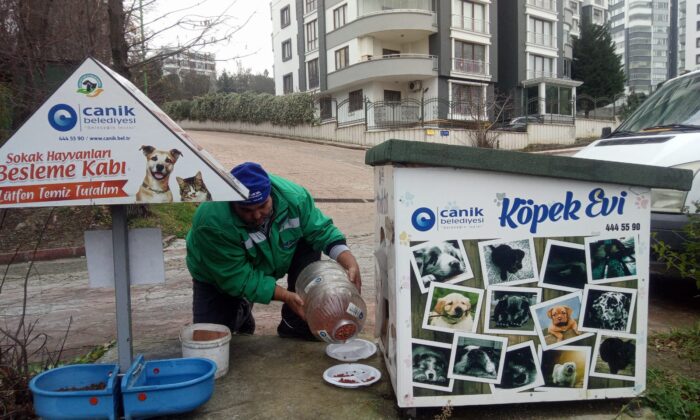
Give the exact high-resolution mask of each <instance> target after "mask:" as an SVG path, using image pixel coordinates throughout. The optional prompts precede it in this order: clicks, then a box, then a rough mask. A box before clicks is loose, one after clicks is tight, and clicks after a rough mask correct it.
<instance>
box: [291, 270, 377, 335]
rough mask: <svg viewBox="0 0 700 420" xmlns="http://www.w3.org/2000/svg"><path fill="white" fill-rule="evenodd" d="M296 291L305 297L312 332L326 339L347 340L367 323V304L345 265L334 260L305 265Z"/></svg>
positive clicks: (307, 317)
mask: <svg viewBox="0 0 700 420" xmlns="http://www.w3.org/2000/svg"><path fill="white" fill-rule="evenodd" d="M296 291H297V293H298V294H299V296H301V298H302V299H304V313H305V315H306V321H307V322H308V323H309V328H310V329H311V332H312V333H313V334H314V335H316V336H317V337H318V338H320V339H322V340H323V341H326V342H328V343H344V342H346V341H347V340H350V339H351V338H353V337H355V336H356V335H357V334H358V333H359V332H360V331H361V330H362V327H363V326H364V325H365V317H366V316H367V305H366V304H365V301H364V300H363V299H362V296H361V295H360V293H359V292H358V291H357V288H356V287H355V285H354V284H352V283H351V282H350V280H349V279H348V274H347V272H346V271H345V269H344V268H343V267H342V266H341V265H340V264H338V263H337V262H335V261H333V260H323V261H317V262H315V263H312V264H309V265H308V266H307V267H306V268H304V270H302V272H301V273H299V278H298V279H297V283H296Z"/></svg>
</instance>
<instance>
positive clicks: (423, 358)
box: [412, 340, 453, 391]
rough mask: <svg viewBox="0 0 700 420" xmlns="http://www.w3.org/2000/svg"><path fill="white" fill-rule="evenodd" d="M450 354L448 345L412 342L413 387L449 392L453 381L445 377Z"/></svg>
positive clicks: (423, 341) (421, 341)
mask: <svg viewBox="0 0 700 420" xmlns="http://www.w3.org/2000/svg"><path fill="white" fill-rule="evenodd" d="M450 353H451V348H450V345H449V344H446V343H438V342H431V341H426V340H413V343H412V363H413V385H414V386H417V387H420V388H428V389H437V390H442V391H451V390H452V383H453V380H452V379H449V378H448V377H447V368H448V364H449V362H450Z"/></svg>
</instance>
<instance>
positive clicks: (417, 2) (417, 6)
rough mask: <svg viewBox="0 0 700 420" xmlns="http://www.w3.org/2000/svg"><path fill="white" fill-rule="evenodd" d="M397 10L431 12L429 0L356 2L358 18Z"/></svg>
mask: <svg viewBox="0 0 700 420" xmlns="http://www.w3.org/2000/svg"><path fill="white" fill-rule="evenodd" d="M399 9H402V10H407V9H412V10H425V11H427V12H433V6H432V1H431V0H360V1H358V2H357V15H358V16H364V15H368V14H372V13H377V12H380V13H381V12H385V11H387V10H399Z"/></svg>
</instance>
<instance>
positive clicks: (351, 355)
mask: <svg viewBox="0 0 700 420" xmlns="http://www.w3.org/2000/svg"><path fill="white" fill-rule="evenodd" d="M376 351H377V345H376V344H374V343H373V342H371V341H367V340H363V339H361V338H356V339H354V340H349V341H348V342H346V343H343V344H329V345H328V346H327V347H326V354H327V355H328V356H330V357H332V358H334V359H336V360H340V361H342V362H356V361H358V360H362V359H366V358H368V357H370V356H371V355H373V354H374V353H375V352H376Z"/></svg>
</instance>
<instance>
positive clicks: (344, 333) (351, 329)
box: [335, 324, 357, 341]
mask: <svg viewBox="0 0 700 420" xmlns="http://www.w3.org/2000/svg"><path fill="white" fill-rule="evenodd" d="M356 330H357V328H356V327H355V325H354V324H346V325H343V326H342V327H340V328H338V329H337V330H336V331H335V339H336V340H338V341H347V340H348V339H349V338H351V337H353V336H354V335H355V332H356Z"/></svg>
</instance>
